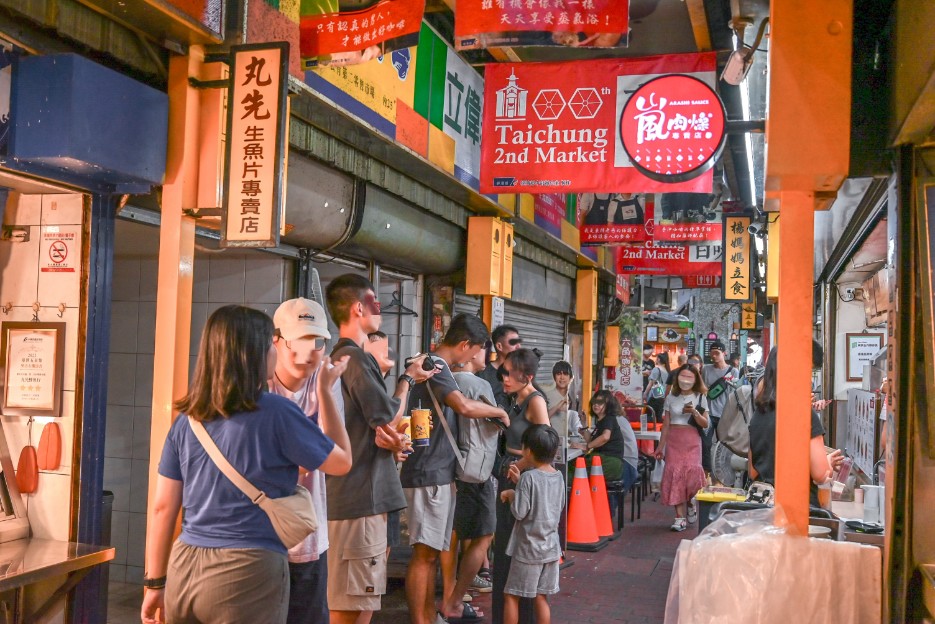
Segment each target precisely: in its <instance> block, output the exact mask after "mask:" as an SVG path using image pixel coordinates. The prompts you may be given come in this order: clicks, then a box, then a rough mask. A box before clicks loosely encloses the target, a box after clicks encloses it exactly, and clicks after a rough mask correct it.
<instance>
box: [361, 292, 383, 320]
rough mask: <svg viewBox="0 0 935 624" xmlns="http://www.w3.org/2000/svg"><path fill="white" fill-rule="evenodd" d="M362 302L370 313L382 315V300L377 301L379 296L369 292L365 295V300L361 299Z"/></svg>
mask: <svg viewBox="0 0 935 624" xmlns="http://www.w3.org/2000/svg"><path fill="white" fill-rule="evenodd" d="M361 303H362V304H363V306H364V308H366V310H367V312H369V313H370V314H373V315H375V316H379V315H380V309H381V306H380V302H379V301H377V298H376V296H375V295H374V294H373V293H367V295H366V296H365V297H364V300H363V301H361Z"/></svg>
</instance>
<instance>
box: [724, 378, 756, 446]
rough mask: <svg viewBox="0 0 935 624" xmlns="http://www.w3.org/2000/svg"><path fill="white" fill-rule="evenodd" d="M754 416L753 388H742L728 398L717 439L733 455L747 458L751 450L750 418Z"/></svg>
mask: <svg viewBox="0 0 935 624" xmlns="http://www.w3.org/2000/svg"><path fill="white" fill-rule="evenodd" d="M752 416H753V387H752V386H740V387H739V388H737V389H736V390H735V391H734V392H732V393H731V394H730V396H729V397H728V398H727V405H725V406H724V412H723V413H722V414H721V420H720V421H719V422H718V425H717V439H718V440H720V441H721V443H722V444H724V446H726V447H727V448H729V449H730V450H731V452H732V453H734V454H735V455H739V456H741V457H746V456H747V452H748V451H749V450H750V429H749V426H750V418H751V417H752Z"/></svg>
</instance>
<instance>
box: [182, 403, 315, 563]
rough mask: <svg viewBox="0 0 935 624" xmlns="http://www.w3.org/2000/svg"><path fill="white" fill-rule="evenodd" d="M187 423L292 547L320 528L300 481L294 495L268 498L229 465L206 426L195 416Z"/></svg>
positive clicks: (212, 458) (238, 487) (213, 459)
mask: <svg viewBox="0 0 935 624" xmlns="http://www.w3.org/2000/svg"><path fill="white" fill-rule="evenodd" d="M188 424H189V425H190V426H191V428H192V431H193V432H194V433H195V437H196V438H198V441H199V442H201V446H203V447H204V449H205V451H206V452H207V453H208V457H210V458H211V461H213V462H214V465H215V466H217V467H218V469H219V470H220V471H221V472H223V473H224V476H226V477H227V478H228V479H230V481H231V483H233V484H234V485H236V486H237V489H239V490H240V491H241V492H243V493H244V494H245V495H246V496H247V498H249V499H250V500H251V501H253V502H254V503H255V504H256V505H258V506H259V507H260V509H262V510H263V511H265V512H266V515H267V516H269V520H270V522H272V523H273V529H274V530H275V531H276V535H278V536H279V539H280V540H281V541H282V543H283V544H284V545H285V547H286V548H292V547H293V546H296V545H298V544H300V543H302V541H303V540H304V539H305V538H306V537H308V536H309V535H311V534H312V533H314V532H315V531H316V530H317V529H318V517H317V516H316V515H315V507H314V506H313V505H312V495H311V494H310V493H309V491H308V490H306V489H305V488H304V487H302V486H301V485H298V484H296V486H295V492H294V493H293V494H292V495H291V496H283V497H282V498H269V497H268V496H266V494H264V493H263V492H261V491H260V490H258V489H256V488H255V487H253V485H252V484H251V483H250V482H249V481H247V480H246V479H245V478H244V477H243V475H242V474H240V473H239V472H237V470H236V469H235V468H234V467H233V466H231V465H230V462H229V461H227V458H226V457H224V455H223V454H221V451H220V449H218V447H217V445H216V444H215V443H214V440H212V439H211V436H210V435H209V434H208V430H207V429H205V426H204V425H203V424H202V423H200V422H198V421H197V420H195V419H194V418H192V417H191V416H189V417H188Z"/></svg>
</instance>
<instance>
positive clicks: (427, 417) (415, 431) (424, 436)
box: [409, 409, 432, 446]
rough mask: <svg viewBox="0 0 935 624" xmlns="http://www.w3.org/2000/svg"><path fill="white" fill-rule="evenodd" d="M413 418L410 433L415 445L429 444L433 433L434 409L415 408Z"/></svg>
mask: <svg viewBox="0 0 935 624" xmlns="http://www.w3.org/2000/svg"><path fill="white" fill-rule="evenodd" d="M411 414H412V420H411V423H412V424H411V427H410V434H409V435H411V436H412V445H413V446H428V445H429V436H430V435H431V433H432V410H428V409H414V410H412V412H411Z"/></svg>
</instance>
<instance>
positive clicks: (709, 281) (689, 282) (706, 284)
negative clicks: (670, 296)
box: [682, 275, 721, 288]
mask: <svg viewBox="0 0 935 624" xmlns="http://www.w3.org/2000/svg"><path fill="white" fill-rule="evenodd" d="M720 285H721V277H720V276H719V275H685V276H683V277H682V288H717V287H718V286H720Z"/></svg>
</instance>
